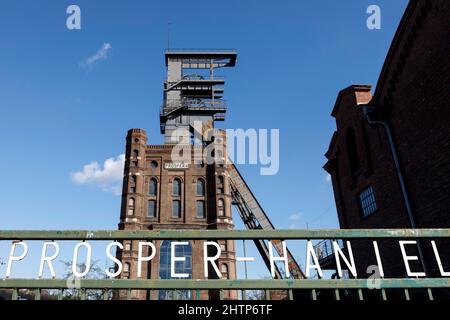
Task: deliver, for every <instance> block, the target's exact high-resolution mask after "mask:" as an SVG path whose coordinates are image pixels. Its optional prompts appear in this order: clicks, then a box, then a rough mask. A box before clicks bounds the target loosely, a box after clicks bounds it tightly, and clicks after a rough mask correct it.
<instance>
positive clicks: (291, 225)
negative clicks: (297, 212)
mask: <svg viewBox="0 0 450 320" xmlns="http://www.w3.org/2000/svg"><path fill="white" fill-rule="evenodd" d="M288 229H297V225H296V224H295V223H291V224H290V225H289V228H288Z"/></svg>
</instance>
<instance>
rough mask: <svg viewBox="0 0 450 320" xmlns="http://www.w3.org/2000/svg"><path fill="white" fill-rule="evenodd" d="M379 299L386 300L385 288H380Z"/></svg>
mask: <svg viewBox="0 0 450 320" xmlns="http://www.w3.org/2000/svg"><path fill="white" fill-rule="evenodd" d="M381 299H382V300H383V301H386V300H387V295H386V290H384V289H381Z"/></svg>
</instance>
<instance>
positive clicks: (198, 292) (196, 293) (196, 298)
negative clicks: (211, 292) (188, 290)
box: [195, 289, 200, 300]
mask: <svg viewBox="0 0 450 320" xmlns="http://www.w3.org/2000/svg"><path fill="white" fill-rule="evenodd" d="M195 300H200V289H197V290H195Z"/></svg>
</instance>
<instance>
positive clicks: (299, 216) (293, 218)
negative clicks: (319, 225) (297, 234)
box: [289, 212, 302, 221]
mask: <svg viewBox="0 0 450 320" xmlns="http://www.w3.org/2000/svg"><path fill="white" fill-rule="evenodd" d="M301 219H302V214H301V213H300V212H297V213H293V214H291V215H290V216H289V220H291V221H299V220H301Z"/></svg>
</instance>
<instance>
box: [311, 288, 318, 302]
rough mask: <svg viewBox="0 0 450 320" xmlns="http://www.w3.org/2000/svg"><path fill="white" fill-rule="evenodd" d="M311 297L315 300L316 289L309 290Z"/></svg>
mask: <svg viewBox="0 0 450 320" xmlns="http://www.w3.org/2000/svg"><path fill="white" fill-rule="evenodd" d="M311 299H313V300H314V301H316V300H317V292H316V289H312V290H311Z"/></svg>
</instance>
